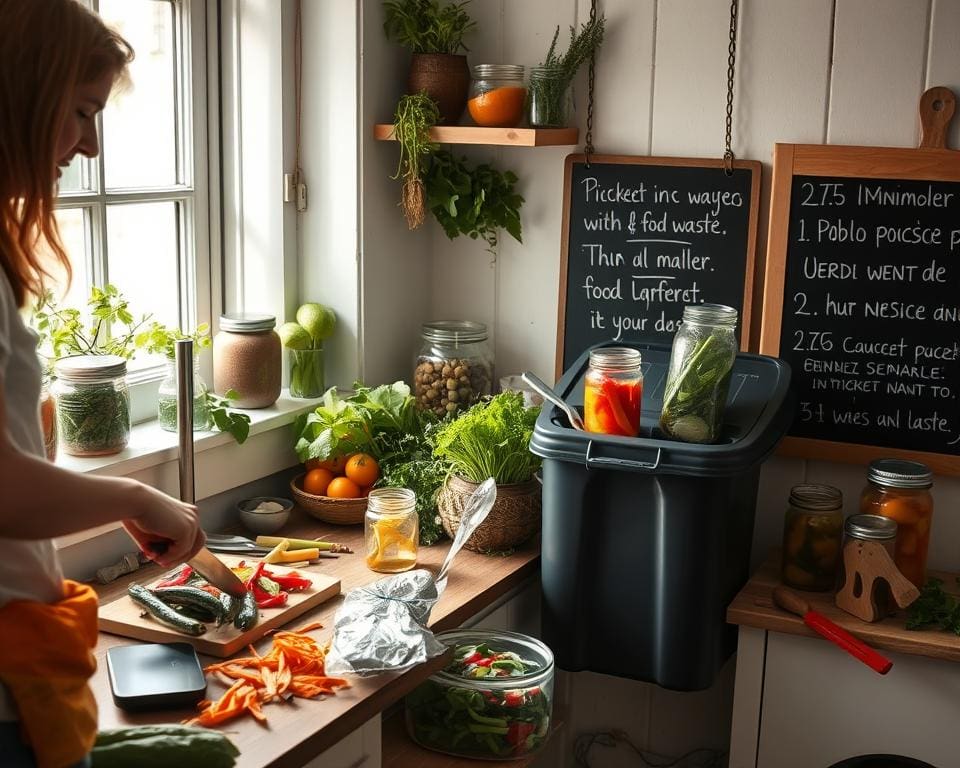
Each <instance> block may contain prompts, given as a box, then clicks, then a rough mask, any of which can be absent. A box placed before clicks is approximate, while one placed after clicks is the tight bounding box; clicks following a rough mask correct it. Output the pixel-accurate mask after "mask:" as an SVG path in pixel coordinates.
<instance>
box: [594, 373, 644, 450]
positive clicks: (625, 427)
mask: <svg viewBox="0 0 960 768" xmlns="http://www.w3.org/2000/svg"><path fill="white" fill-rule="evenodd" d="M620 390H621V387H619V386H618V385H617V383H616V382H615V381H613V380H612V379H604V381H603V383H602V384H601V385H600V391H601V392H602V393H603V396H604V398H605V399H606V401H607V403H608V404H609V406H610V412H611V413H612V414H613V418H614V420H615V421H616V422H617V427H618V428H619V429H618V432H617V433H618V434H621V435H624V436H626V437H633V436H635V435H636V430H635V429H634V427H633V425H632V424H631V423H630V419H629V418H627V414H626V412H625V411H624V410H623V404H622V403H621V402H620Z"/></svg>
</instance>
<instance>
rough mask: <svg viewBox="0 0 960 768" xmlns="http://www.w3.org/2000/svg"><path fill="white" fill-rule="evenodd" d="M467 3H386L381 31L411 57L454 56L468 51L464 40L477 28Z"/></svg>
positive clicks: (429, 0) (389, 0)
mask: <svg viewBox="0 0 960 768" xmlns="http://www.w3.org/2000/svg"><path fill="white" fill-rule="evenodd" d="M466 6H467V2H462V3H449V4H446V5H441V4H440V3H439V2H438V0H387V2H385V3H384V4H383V11H384V21H383V31H384V33H385V34H386V36H387V39H388V40H390V41H392V42H395V43H398V44H400V45H402V46H403V47H404V48H407V49H409V50H410V51H411V52H412V53H457V52H458V51H460V50H461V49H462V50H464V51H466V50H469V49H468V48H467V47H466V46H465V45H464V44H463V38H464V36H465V35H466V34H467V32H469V31H470V30H472V29H473V28H474V27H475V26H476V22H474V21H472V20H471V19H470V15H469V14H468V13H467V12H466V10H465V8H466Z"/></svg>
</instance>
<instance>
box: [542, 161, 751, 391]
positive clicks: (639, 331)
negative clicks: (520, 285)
mask: <svg viewBox="0 0 960 768" xmlns="http://www.w3.org/2000/svg"><path fill="white" fill-rule="evenodd" d="M759 198H760V163H759V162H756V161H751V160H737V161H735V162H734V163H733V172H732V174H727V173H725V172H724V166H723V160H722V159H716V160H713V159H696V158H677V157H631V156H621V155H590V163H589V166H588V165H587V163H586V159H585V157H584V156H583V155H569V156H568V157H567V159H566V166H565V170H564V192H563V230H562V245H561V247H562V251H561V262H560V296H559V313H558V319H557V355H556V375H557V378H559V377H560V376H561V374H562V373H563V371H565V370H566V369H567V368H568V367H569V366H570V365H571V364H572V363H573V362H574V361H575V360H576V359H577V357H579V356H580V355H581V354H582V353H583V351H584V350H585V349H586V348H587V347H589V346H591V345H593V344H596V343H598V342H602V341H608V340H610V339H613V340H617V341H624V342H662V343H668V344H669V343H670V342H671V341H672V340H673V335H674V332H675V331H676V328H677V326H678V325H679V322H680V319H681V317H682V316H683V308H684V306H686V305H688V304H700V303H704V302H708V303H716V304H727V305H729V306H732V307H735V308H736V309H737V310H738V311H739V313H740V320H739V323H738V332H739V334H740V339H741V348H742V349H744V350H745V349H747V344H748V341H749V338H750V320H751V304H752V291H753V277H754V263H755V251H756V236H757V215H758V210H759Z"/></svg>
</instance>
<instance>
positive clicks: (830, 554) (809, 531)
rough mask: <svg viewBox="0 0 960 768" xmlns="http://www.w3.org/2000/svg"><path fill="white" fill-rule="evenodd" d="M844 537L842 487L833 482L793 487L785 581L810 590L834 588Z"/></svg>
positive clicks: (785, 535) (785, 537) (785, 543)
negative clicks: (835, 485) (830, 483)
mask: <svg viewBox="0 0 960 768" xmlns="http://www.w3.org/2000/svg"><path fill="white" fill-rule="evenodd" d="M842 540H843V494H842V493H841V491H840V489H839V488H834V487H833V486H831V485H814V484H803V485H795V486H793V488H791V489H790V498H789V501H788V503H787V515H786V519H785V521H784V526H783V559H782V562H781V578H782V580H783V583H784V584H786V585H787V586H788V587H794V588H796V589H806V590H810V591H820V592H826V591H827V590H830V589H833V587H834V586H835V585H836V581H837V566H838V565H839V563H840V544H841V542H842Z"/></svg>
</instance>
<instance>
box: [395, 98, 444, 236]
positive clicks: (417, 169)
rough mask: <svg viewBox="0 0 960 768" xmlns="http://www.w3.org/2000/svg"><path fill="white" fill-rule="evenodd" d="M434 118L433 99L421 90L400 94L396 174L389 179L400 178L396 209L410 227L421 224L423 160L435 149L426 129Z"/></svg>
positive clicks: (422, 213)
mask: <svg viewBox="0 0 960 768" xmlns="http://www.w3.org/2000/svg"><path fill="white" fill-rule="evenodd" d="M438 119H439V112H438V111H437V105H436V102H434V101H433V99H431V98H430V97H429V96H427V94H426V93H424V92H420V93H415V94H412V95H408V96H401V97H400V101H399V102H398V103H397V111H396V114H395V115H394V119H393V133H394V136H396V139H397V142H398V143H399V144H400V162H399V163H398V165H397V172H396V174H395V175H394V176H392V177H391V178H393V179H399V178H402V179H403V185H402V187H401V189H400V208H401V209H402V210H403V215H404V216H405V217H406V219H407V226H408V227H409V228H410V229H416V228H417V227H419V226H420V225H421V224H423V219H424V216H425V209H424V188H423V173H424V167H423V162H424V160H425V159H426V158H427V157H428V156H429V155H430V154H431V153H432V152H433V151H434V150H435V149H436V145H435V144H434V143H433V142H432V141H431V140H430V129H431V128H432V127H433V126H435V125H436V124H437V120H438Z"/></svg>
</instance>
